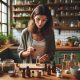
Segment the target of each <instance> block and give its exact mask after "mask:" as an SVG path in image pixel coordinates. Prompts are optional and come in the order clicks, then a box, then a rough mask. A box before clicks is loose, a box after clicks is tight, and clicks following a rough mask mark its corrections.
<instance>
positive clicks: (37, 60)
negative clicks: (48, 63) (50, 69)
mask: <svg viewBox="0 0 80 80" xmlns="http://www.w3.org/2000/svg"><path fill="white" fill-rule="evenodd" d="M39 58H40V57H39V56H37V58H36V65H37V66H39V65H40V60H39Z"/></svg>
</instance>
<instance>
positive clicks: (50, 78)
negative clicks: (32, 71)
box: [0, 64, 77, 80]
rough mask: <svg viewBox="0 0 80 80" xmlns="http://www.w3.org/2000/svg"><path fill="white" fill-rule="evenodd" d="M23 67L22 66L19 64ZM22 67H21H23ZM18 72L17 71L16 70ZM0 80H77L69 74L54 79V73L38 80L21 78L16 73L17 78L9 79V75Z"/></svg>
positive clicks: (35, 79)
mask: <svg viewBox="0 0 80 80" xmlns="http://www.w3.org/2000/svg"><path fill="white" fill-rule="evenodd" d="M21 65H23V64H21ZM24 65H28V64H24ZM24 65H23V66H24ZM31 65H35V64H30V66H31ZM19 66H20V64H19V65H18V67H17V68H19ZM18 70H19V69H18ZM0 80H77V79H76V78H75V77H74V76H73V75H71V74H66V75H65V74H63V77H62V78H58V77H56V74H55V73H52V74H51V75H47V74H45V75H44V76H41V77H40V78H36V77H34V78H29V77H26V78H22V77H21V74H20V72H18V76H17V77H10V76H9V74H4V75H3V76H2V77H0Z"/></svg>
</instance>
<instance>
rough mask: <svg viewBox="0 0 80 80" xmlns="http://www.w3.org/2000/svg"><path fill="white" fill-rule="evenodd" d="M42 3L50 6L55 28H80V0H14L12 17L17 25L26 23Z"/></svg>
mask: <svg viewBox="0 0 80 80" xmlns="http://www.w3.org/2000/svg"><path fill="white" fill-rule="evenodd" d="M42 1H43V2H42ZM40 3H46V5H48V6H49V8H50V10H51V14H52V17H53V20H54V21H53V24H54V28H56V29H61V30H79V29H80V0H39V1H37V0H14V1H13V4H12V18H13V21H15V22H16V27H18V28H19V25H21V23H22V24H26V23H27V22H28V21H29V18H30V15H31V13H32V11H33V9H34V8H35V7H36V6H37V5H38V4H40ZM23 28H24V27H23Z"/></svg>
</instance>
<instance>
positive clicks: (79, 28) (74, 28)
mask: <svg viewBox="0 0 80 80" xmlns="http://www.w3.org/2000/svg"><path fill="white" fill-rule="evenodd" d="M55 29H61V30H80V27H57V26H55Z"/></svg>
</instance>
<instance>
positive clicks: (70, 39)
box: [67, 36, 78, 46]
mask: <svg viewBox="0 0 80 80" xmlns="http://www.w3.org/2000/svg"><path fill="white" fill-rule="evenodd" d="M67 39H68V42H69V43H71V46H74V43H75V41H78V38H77V37H76V36H71V37H68V38H67Z"/></svg>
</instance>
